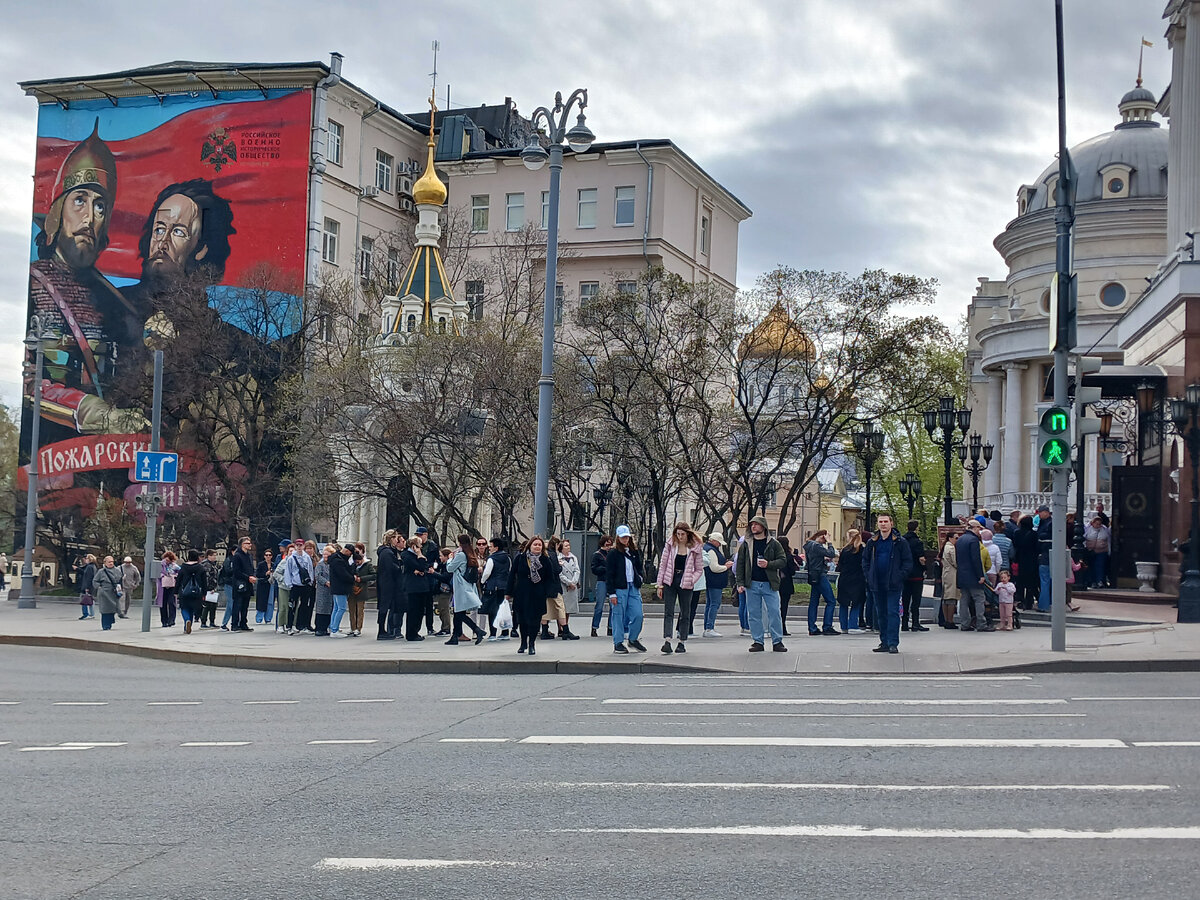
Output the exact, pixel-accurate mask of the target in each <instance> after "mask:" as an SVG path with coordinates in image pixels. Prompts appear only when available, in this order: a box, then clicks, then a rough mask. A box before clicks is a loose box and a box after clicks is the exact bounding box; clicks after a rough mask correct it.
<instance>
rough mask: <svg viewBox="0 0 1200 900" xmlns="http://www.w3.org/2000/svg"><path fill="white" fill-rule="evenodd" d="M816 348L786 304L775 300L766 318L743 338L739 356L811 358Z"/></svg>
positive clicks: (755, 357)
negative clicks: (790, 314)
mask: <svg viewBox="0 0 1200 900" xmlns="http://www.w3.org/2000/svg"><path fill="white" fill-rule="evenodd" d="M816 355H817V351H816V348H815V347H814V346H813V343H812V341H810V340H809V339H808V335H806V334H805V333H804V332H803V330H801V328H800V326H799V325H797V324H796V322H795V320H793V319H792V317H791V316H789V315H788V314H787V310H785V309H784V308H783V304H782V303H781V302H779V301H776V303H775V305H774V306H772V307H771V311H770V312H769V313H767V315H766V318H764V319H763V320H762V321H761V322H759V323H758V325H756V326H755V327H754V330H753V331H751V332H750V333H749V334H748V335H746V336H745V337H744V338H743V339H742V343H741V344H740V345H739V347H738V358H739V359H769V358H772V357H776V356H778V357H781V358H783V359H797V360H812V359H815V358H816Z"/></svg>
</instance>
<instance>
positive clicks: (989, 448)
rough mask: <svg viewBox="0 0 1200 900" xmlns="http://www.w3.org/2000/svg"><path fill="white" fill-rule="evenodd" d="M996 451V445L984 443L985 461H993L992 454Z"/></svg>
mask: <svg viewBox="0 0 1200 900" xmlns="http://www.w3.org/2000/svg"><path fill="white" fill-rule="evenodd" d="M995 452H996V448H995V446H994V445H992V444H984V445H983V461H984V462H985V463H991V461H992V454H993V453H995Z"/></svg>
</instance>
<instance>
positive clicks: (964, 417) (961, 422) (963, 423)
mask: <svg viewBox="0 0 1200 900" xmlns="http://www.w3.org/2000/svg"><path fill="white" fill-rule="evenodd" d="M970 427H971V410H969V409H967V408H965V407H964V408H963V409H960V410H959V411H958V428H959V430H960V431H961V432H962V433H963V434H966V433H967V430H968V429H969V428H970Z"/></svg>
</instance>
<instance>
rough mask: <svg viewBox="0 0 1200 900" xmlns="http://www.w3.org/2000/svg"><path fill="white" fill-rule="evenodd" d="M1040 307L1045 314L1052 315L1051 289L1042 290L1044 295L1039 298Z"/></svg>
mask: <svg viewBox="0 0 1200 900" xmlns="http://www.w3.org/2000/svg"><path fill="white" fill-rule="evenodd" d="M1038 309H1039V310H1040V311H1041V313H1042V315H1043V316H1048V315H1050V289H1049V288H1047V289H1046V290H1044V291H1042V296H1041V297H1039V298H1038Z"/></svg>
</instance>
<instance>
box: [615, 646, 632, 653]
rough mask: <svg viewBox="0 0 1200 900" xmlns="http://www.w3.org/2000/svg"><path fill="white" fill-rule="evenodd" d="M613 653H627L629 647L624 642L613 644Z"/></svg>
mask: <svg viewBox="0 0 1200 900" xmlns="http://www.w3.org/2000/svg"><path fill="white" fill-rule="evenodd" d="M613 653H626V654H627V653H629V648H628V647H626V646H625V645H624V644H613Z"/></svg>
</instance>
